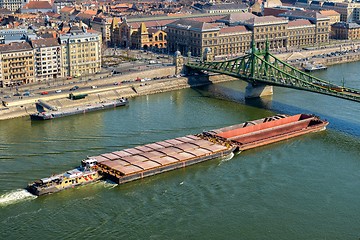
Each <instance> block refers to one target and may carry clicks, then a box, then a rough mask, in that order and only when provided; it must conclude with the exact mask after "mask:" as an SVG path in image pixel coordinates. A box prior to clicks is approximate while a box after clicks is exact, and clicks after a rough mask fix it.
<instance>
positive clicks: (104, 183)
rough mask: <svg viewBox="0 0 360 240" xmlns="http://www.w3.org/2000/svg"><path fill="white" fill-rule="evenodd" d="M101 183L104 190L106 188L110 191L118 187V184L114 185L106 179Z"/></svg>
mask: <svg viewBox="0 0 360 240" xmlns="http://www.w3.org/2000/svg"><path fill="white" fill-rule="evenodd" d="M101 182H102V184H103V185H104V187H105V188H108V189H112V188H114V187H116V186H118V185H119V184H117V183H114V182H113V181H111V180H108V179H106V180H105V181H101Z"/></svg>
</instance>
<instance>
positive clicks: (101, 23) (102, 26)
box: [90, 16, 112, 45]
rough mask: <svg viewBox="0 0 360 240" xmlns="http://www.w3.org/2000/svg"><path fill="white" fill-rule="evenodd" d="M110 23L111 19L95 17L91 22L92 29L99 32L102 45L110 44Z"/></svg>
mask: <svg viewBox="0 0 360 240" xmlns="http://www.w3.org/2000/svg"><path fill="white" fill-rule="evenodd" d="M111 22H112V18H107V17H101V16H96V17H93V18H92V20H91V23H90V24H91V27H92V29H94V30H96V31H97V32H101V35H102V41H103V43H105V44H107V45H110V44H111Z"/></svg>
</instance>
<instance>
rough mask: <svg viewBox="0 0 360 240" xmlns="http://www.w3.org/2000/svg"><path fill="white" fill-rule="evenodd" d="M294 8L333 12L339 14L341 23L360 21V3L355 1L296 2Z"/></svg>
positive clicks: (300, 0) (303, 0) (301, 0)
mask: <svg viewBox="0 0 360 240" xmlns="http://www.w3.org/2000/svg"><path fill="white" fill-rule="evenodd" d="M295 6H298V7H303V8H307V9H311V10H316V11H319V10H334V11H336V12H338V13H339V14H340V21H342V22H356V21H359V20H360V3H359V2H356V1H334V0H333V1H318V0H314V1H312V0H310V1H309V0H297V1H296V3H295Z"/></svg>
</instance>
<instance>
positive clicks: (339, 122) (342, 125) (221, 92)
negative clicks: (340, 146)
mask: <svg viewBox="0 0 360 240" xmlns="http://www.w3.org/2000/svg"><path fill="white" fill-rule="evenodd" d="M241 84H242V85H244V88H245V85H246V83H241ZM192 89H193V90H195V91H196V92H198V93H199V94H200V95H201V96H203V97H208V98H217V99H222V100H226V101H232V102H236V103H240V104H244V105H247V106H251V107H255V108H259V109H264V110H269V111H274V112H276V113H282V114H298V113H309V110H308V109H305V108H301V107H298V106H293V105H289V104H285V103H282V102H279V101H274V100H273V98H272V96H267V97H263V98H253V99H245V93H244V91H239V89H232V88H229V87H226V86H222V85H219V84H210V85H207V86H203V87H193V88H192ZM311 114H314V115H318V116H320V117H321V118H322V119H326V120H327V121H329V122H330V128H332V129H336V130H339V131H341V132H344V133H347V134H350V135H353V136H357V137H359V136H360V125H358V124H354V123H353V122H351V121H347V120H345V119H341V118H339V117H336V116H331V115H328V114H326V115H324V113H320V112H317V111H312V112H311Z"/></svg>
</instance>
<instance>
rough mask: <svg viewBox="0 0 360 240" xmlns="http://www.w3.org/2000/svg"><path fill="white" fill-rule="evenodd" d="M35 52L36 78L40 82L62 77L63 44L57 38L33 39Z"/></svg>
mask: <svg viewBox="0 0 360 240" xmlns="http://www.w3.org/2000/svg"><path fill="white" fill-rule="evenodd" d="M31 44H32V46H33V48H34V52H35V78H36V80H37V81H39V82H46V81H47V80H49V79H54V78H59V77H61V62H62V61H61V60H62V59H61V54H62V52H61V46H60V43H59V41H58V39H56V38H43V39H36V40H32V41H31Z"/></svg>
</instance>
